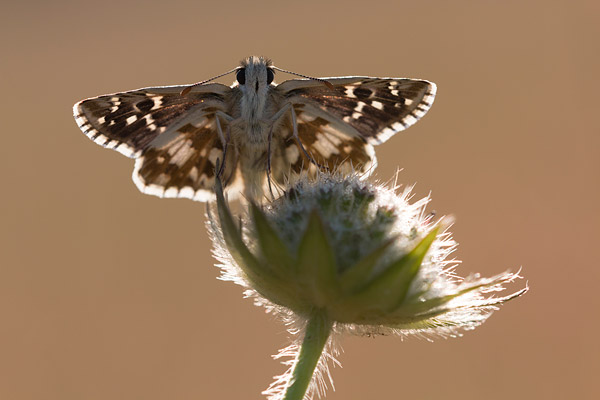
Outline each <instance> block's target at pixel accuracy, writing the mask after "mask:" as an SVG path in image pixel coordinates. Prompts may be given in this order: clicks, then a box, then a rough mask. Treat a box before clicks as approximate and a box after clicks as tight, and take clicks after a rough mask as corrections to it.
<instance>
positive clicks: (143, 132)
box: [73, 84, 235, 201]
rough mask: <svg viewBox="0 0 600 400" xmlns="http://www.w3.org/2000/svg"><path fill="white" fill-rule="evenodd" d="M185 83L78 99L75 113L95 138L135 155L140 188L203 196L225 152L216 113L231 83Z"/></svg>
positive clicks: (162, 193) (135, 174) (135, 177)
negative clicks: (192, 85)
mask: <svg viewBox="0 0 600 400" xmlns="http://www.w3.org/2000/svg"><path fill="white" fill-rule="evenodd" d="M184 87H185V86H166V87H156V88H145V89H139V90H134V91H130V92H123V93H115V94H111V95H105V96H99V97H95V98H90V99H86V100H83V101H81V102H79V103H77V104H75V106H74V108H73V113H74V116H75V120H76V121H77V124H78V125H79V127H80V128H81V130H82V131H83V132H84V133H85V134H86V135H87V136H88V137H89V138H90V139H92V140H93V141H94V142H96V143H98V144H100V145H102V146H104V147H107V148H111V149H114V150H117V151H119V152H120V153H122V154H124V155H126V156H128V157H131V158H135V159H136V163H135V169H134V172H133V180H134V182H135V183H136V185H137V186H138V188H139V189H140V190H141V191H142V192H144V193H149V194H155V195H158V196H161V197H187V198H192V199H196V200H202V201H204V200H206V199H207V198H210V196H211V194H212V187H213V186H214V169H215V164H216V160H217V158H220V159H222V156H223V145H222V143H221V141H220V139H219V137H218V133H217V129H216V122H215V121H216V120H215V113H216V112H217V111H224V110H225V109H226V105H225V99H226V96H227V94H228V92H229V91H230V90H231V88H229V87H228V86H225V85H220V84H209V85H203V86H200V87H198V88H196V89H194V90H193V91H192V92H191V93H189V94H188V95H186V96H181V94H180V92H181V90H182V89H183V88H184ZM222 126H223V129H226V123H223V124H222ZM228 158H229V157H228ZM226 165H227V164H226ZM234 167H235V160H233V159H232V160H230V162H229V168H228V170H227V171H225V172H228V173H229V175H233V172H232V171H233V169H232V168H234Z"/></svg>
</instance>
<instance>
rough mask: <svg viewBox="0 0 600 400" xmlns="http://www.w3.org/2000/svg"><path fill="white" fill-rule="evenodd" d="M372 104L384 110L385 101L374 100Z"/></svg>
mask: <svg viewBox="0 0 600 400" xmlns="http://www.w3.org/2000/svg"><path fill="white" fill-rule="evenodd" d="M371 105H372V106H373V107H375V108H376V109H378V110H383V103H382V102H380V101H372V102H371Z"/></svg>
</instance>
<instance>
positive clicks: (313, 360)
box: [284, 311, 333, 400]
mask: <svg viewBox="0 0 600 400" xmlns="http://www.w3.org/2000/svg"><path fill="white" fill-rule="evenodd" d="M332 325H333V323H332V322H331V321H330V320H329V317H328V316H327V314H326V313H325V312H323V311H317V312H315V313H313V315H312V316H311V317H310V319H309V321H308V324H307V325H306V331H305V333H304V340H303V341H302V347H301V348H300V354H299V356H298V362H297V363H296V366H295V367H294V372H293V374H292V379H291V381H290V382H291V384H290V386H289V387H288V388H287V390H286V393H285V397H284V400H302V399H303V398H304V394H305V393H306V389H307V388H308V385H309V384H310V381H311V379H312V376H313V373H314V371H315V367H316V366H317V363H318V362H319V358H320V357H321V353H322V352H323V348H324V347H325V344H326V343H327V339H328V338H329V334H330V333H331V327H332Z"/></svg>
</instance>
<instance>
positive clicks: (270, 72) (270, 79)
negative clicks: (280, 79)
mask: <svg viewBox="0 0 600 400" xmlns="http://www.w3.org/2000/svg"><path fill="white" fill-rule="evenodd" d="M273 79H275V73H274V72H273V70H272V69H271V68H267V85H270V84H271V82H273Z"/></svg>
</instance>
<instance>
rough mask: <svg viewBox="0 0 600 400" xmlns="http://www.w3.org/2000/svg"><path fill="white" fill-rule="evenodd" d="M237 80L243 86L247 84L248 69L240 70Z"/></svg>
mask: <svg viewBox="0 0 600 400" xmlns="http://www.w3.org/2000/svg"><path fill="white" fill-rule="evenodd" d="M235 79H237V81H238V82H239V83H240V85H243V84H244V83H246V68H240V69H238V72H237V75H236V76H235Z"/></svg>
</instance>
